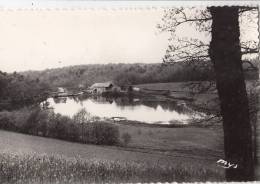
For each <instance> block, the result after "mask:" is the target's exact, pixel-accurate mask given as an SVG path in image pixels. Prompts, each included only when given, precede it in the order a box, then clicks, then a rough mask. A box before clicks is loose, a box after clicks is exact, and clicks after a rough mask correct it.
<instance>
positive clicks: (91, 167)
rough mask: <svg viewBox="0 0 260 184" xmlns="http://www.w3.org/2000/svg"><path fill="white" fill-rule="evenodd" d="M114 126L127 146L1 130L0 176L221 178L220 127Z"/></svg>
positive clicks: (37, 178) (36, 178)
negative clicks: (124, 136)
mask: <svg viewBox="0 0 260 184" xmlns="http://www.w3.org/2000/svg"><path fill="white" fill-rule="evenodd" d="M118 126H119V129H120V132H121V134H123V133H124V132H128V133H129V134H130V135H131V137H132V139H131V141H130V143H129V145H128V146H127V147H118V146H96V145H86V144H78V143H71V142H66V141H61V140H55V139H48V138H42V137H35V136H29V135H23V134H19V133H12V132H7V131H0V146H1V151H0V156H1V160H2V162H1V163H0V165H1V168H6V169H5V170H3V169H2V170H1V169H0V178H1V179H0V180H1V181H2V182H3V181H12V180H14V181H16V180H18V179H21V178H22V177H23V176H24V179H28V180H29V181H45V182H46V181H47V183H48V182H50V180H51V181H56V180H57V181H63V179H64V181H67V182H68V180H69V181H75V182H83V181H84V182H87V181H88V182H90V181H92V182H93V181H94V182H101V181H106V182H108V181H122V182H137V181H142V182H151V181H208V180H210V181H220V180H223V179H224V173H223V169H222V168H220V167H217V165H216V161H217V160H218V159H219V158H223V153H222V152H223V148H222V147H223V145H222V144H221V143H222V139H223V136H222V131H221V129H218V128H217V129H216V128H214V129H206V128H180V129H174V128H155V127H142V126H130V125H118ZM26 168H30V169H29V170H28V169H27V170H26ZM87 171H89V172H87ZM94 171H95V172H94ZM8 173H9V174H8ZM66 173H70V174H72V176H70V175H68V176H67V174H66ZM8 175H9V178H8V177H7V176H8ZM64 181H63V182H64Z"/></svg>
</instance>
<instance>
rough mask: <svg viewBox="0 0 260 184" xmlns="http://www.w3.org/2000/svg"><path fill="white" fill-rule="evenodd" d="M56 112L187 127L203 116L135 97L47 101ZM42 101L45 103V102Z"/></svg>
mask: <svg viewBox="0 0 260 184" xmlns="http://www.w3.org/2000/svg"><path fill="white" fill-rule="evenodd" d="M46 102H47V104H48V107H49V108H53V110H54V112H55V113H60V114H62V115H67V116H70V117H73V115H75V114H76V113H77V112H79V111H80V110H81V109H85V110H86V111H87V112H88V114H90V115H91V116H93V117H99V118H101V119H102V118H113V117H122V118H125V119H127V120H131V121H139V122H145V123H161V124H173V123H175V124H187V123H189V122H190V121H191V120H193V119H201V118H203V117H205V116H206V115H205V114H204V113H200V112H196V111H194V110H192V109H191V108H189V107H188V106H187V105H186V104H185V103H184V102H182V103H177V102H172V101H171V102H168V101H144V100H140V99H137V98H127V97H124V98H116V99H113V98H105V97H95V98H93V97H91V98H80V97H73V98H72V97H62V98H60V97H59V98H48V99H47V100H46ZM46 102H45V103H46Z"/></svg>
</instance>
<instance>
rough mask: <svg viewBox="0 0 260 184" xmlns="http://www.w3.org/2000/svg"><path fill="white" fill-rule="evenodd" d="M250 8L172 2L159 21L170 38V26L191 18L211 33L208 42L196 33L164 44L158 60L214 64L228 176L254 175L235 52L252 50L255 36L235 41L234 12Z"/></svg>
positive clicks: (238, 54)
mask: <svg viewBox="0 0 260 184" xmlns="http://www.w3.org/2000/svg"><path fill="white" fill-rule="evenodd" d="M255 9H256V8H249V7H227V6H224V7H209V8H207V9H202V10H196V11H194V12H195V13H194V14H192V13H190V12H189V11H186V12H185V10H184V9H183V8H180V9H178V8H176V9H171V10H169V11H168V12H167V13H166V15H165V16H164V18H163V23H164V24H163V26H161V27H160V29H161V30H163V31H170V32H171V34H172V38H171V39H173V40H174V39H176V36H175V35H174V33H175V31H176V28H177V27H178V26H180V25H182V24H184V23H189V24H190V25H192V24H195V26H196V27H197V29H198V30H200V31H207V32H208V33H209V34H210V33H211V42H210V44H206V43H203V42H202V41H200V40H198V39H189V40H188V39H179V40H178V41H179V42H178V43H179V44H175V45H170V46H169V48H168V49H167V52H166V56H165V58H164V61H165V62H176V61H179V62H183V61H184V62H187V63H190V64H194V66H196V61H198V60H199V61H205V63H206V64H205V66H206V67H208V66H210V67H211V66H212V67H213V68H214V71H215V75H216V86H217V91H218V95H219V99H220V106H221V115H222V118H223V129H224V150H225V159H226V161H228V162H230V163H232V164H237V167H236V168H234V167H230V168H228V169H226V179H227V180H228V181H250V180H253V179H254V159H253V143H252V129H251V124H250V118H249V104H248V98H247V92H246V86H245V80H244V75H243V69H242V59H241V56H242V53H256V52H258V50H257V42H251V44H250V42H247V43H242V42H241V40H240V27H239V15H240V14H241V13H243V12H247V11H250V10H255ZM192 16H193V17H192ZM208 21H211V24H210V23H208ZM241 48H243V51H241ZM172 53H173V54H172Z"/></svg>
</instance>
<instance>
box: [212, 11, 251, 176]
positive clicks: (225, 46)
mask: <svg viewBox="0 0 260 184" xmlns="http://www.w3.org/2000/svg"><path fill="white" fill-rule="evenodd" d="M210 12H211V15H212V41H211V43H210V50H209V54H210V57H211V60H212V61H213V63H214V70H215V74H216V84H217V90H218V95H219V99H220V105H221V114H222V117H223V128H224V149H225V159H226V161H227V162H229V163H231V164H237V168H234V167H230V168H229V169H226V179H227V180H228V181H250V180H253V179H254V163H253V156H252V150H253V148H252V130H251V125H250V119H249V106H248V98H247V92H246V86H245V80H244V75H243V70H242V61H241V48H240V41H239V36H240V30H239V22H238V18H239V14H238V7H227V6H224V7H211V8H210Z"/></svg>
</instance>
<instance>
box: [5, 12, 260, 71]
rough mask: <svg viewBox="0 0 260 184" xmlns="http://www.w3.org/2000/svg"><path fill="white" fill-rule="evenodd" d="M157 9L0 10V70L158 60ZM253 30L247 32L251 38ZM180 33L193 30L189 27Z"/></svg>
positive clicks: (161, 48) (161, 49)
mask: <svg viewBox="0 0 260 184" xmlns="http://www.w3.org/2000/svg"><path fill="white" fill-rule="evenodd" d="M162 15H163V10H162V9H161V8H158V9H149V10H148V9H142V10H140V9H139V10H138V9H137V10H120V9H117V10H116V11H115V10H113V9H107V10H103V9H99V10H97V9H95V10H90V9H89V10H51V11H48V10H37V11H36V10H34V11H33V10H20V11H18V10H16V11H8V10H2V11H0V70H2V71H5V72H13V71H24V70H42V69H46V68H54V67H63V66H68V65H78V64H90V63H137V62H138V63H141V62H144V63H155V62H156V63H158V62H162V57H163V56H164V54H165V50H166V48H167V45H168V41H167V39H168V37H169V35H168V34H167V33H160V34H159V33H158V30H157V29H156V24H157V23H159V22H160V19H161V17H162ZM256 33H257V32H253V33H252V32H248V33H247V34H251V35H252V34H253V36H254V37H255V36H256V37H257V35H256ZM181 34H182V36H185V35H186V36H187V35H188V36H189V35H192V34H194V30H192V29H184V30H183V31H181Z"/></svg>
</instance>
